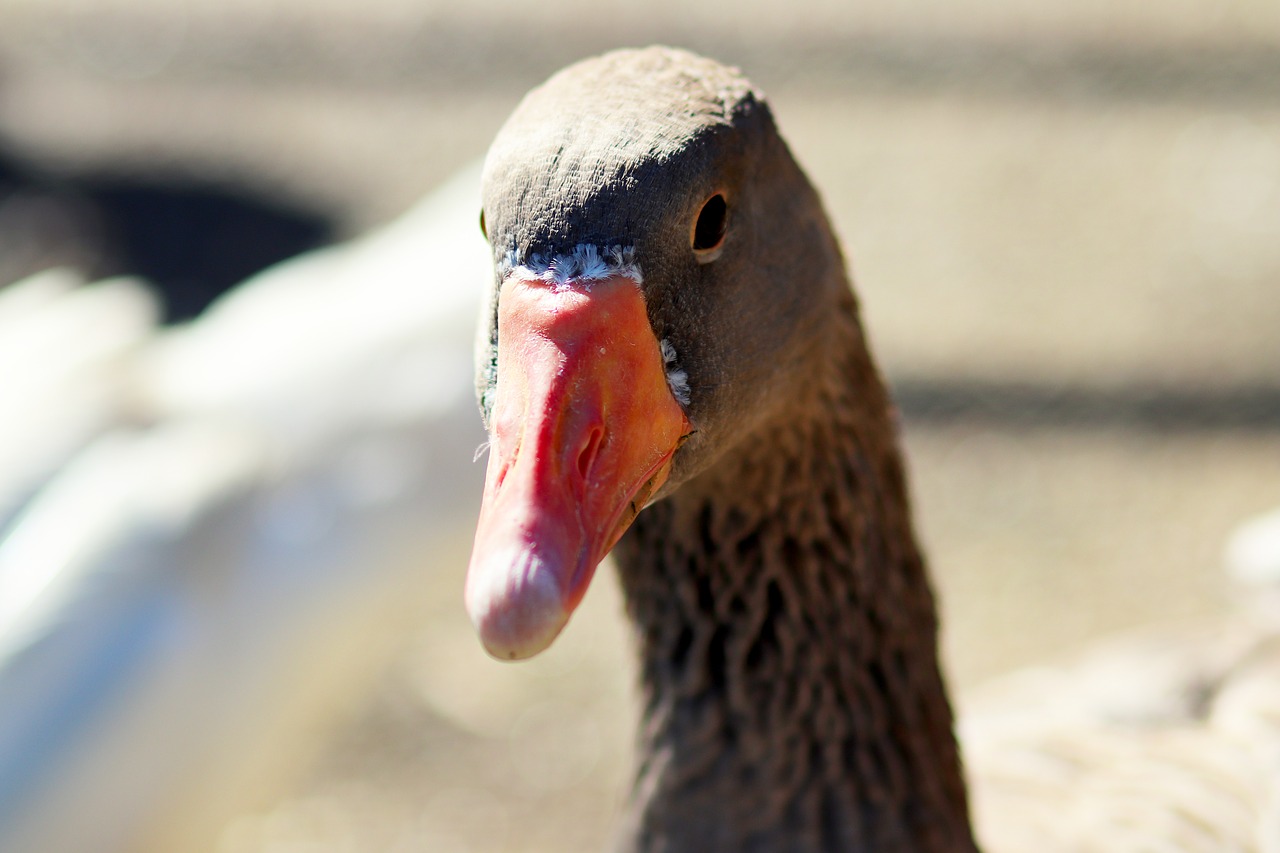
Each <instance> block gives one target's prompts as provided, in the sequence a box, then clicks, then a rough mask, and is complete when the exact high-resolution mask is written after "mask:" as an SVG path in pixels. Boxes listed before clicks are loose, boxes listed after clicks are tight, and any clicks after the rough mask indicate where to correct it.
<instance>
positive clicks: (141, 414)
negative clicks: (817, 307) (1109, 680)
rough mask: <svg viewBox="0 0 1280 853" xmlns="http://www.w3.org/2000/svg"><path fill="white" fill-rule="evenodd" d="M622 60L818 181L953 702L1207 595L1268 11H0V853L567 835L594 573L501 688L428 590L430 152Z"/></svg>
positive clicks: (1273, 61) (1255, 252)
mask: <svg viewBox="0 0 1280 853" xmlns="http://www.w3.org/2000/svg"><path fill="white" fill-rule="evenodd" d="M651 42H664V43H669V44H675V45H679V46H684V47H689V48H692V49H695V50H698V51H700V52H704V53H707V54H709V55H711V56H713V57H716V58H718V59H721V60H723V61H726V62H729V63H732V64H736V65H739V66H740V67H742V68H743V69H744V70H745V71H746V72H747V73H748V74H749V75H750V76H751V78H752V79H753V81H754V82H755V83H757V84H758V85H759V86H760V87H762V88H763V89H764V90H765V92H766V93H767V94H768V95H769V97H770V99H771V102H772V105H773V108H774V110H775V113H776V115H777V117H778V120H779V123H780V125H781V127H782V128H783V131H784V134H785V135H786V136H787V138H788V140H789V141H790V143H791V145H792V147H793V149H794V151H795V153H796V155H797V157H798V159H799V160H800V161H801V163H802V164H803V165H804V166H805V167H806V169H807V170H808V172H809V174H810V176H811V177H812V178H813V180H814V182H815V183H816V184H817V186H818V187H819V188H820V190H821V192H822V194H823V196H824V198H825V200H826V203H827V205H828V208H829V210H830V212H831V214H832V217H833V219H834V220H835V223H836V226H837V229H838V231H839V233H840V234H841V236H842V238H843V240H844V242H845V245H846V247H847V250H848V254H849V256H850V258H851V263H852V266H853V269H854V272H855V277H856V281H857V285H858V288H859V291H860V293H861V295H862V298H863V301H864V305H865V318H866V322H867V324H868V326H869V328H870V333H871V337H872V340H873V342H874V344H875V345H876V347H877V350H878V353H879V355H880V358H881V361H882V364H883V366H884V368H885V370H886V372H887V373H888V375H889V377H890V380H891V382H892V383H893V385H894V387H895V391H896V394H897V398H898V400H899V403H900V405H901V408H902V411H903V416H904V423H905V435H906V445H907V450H908V453H909V457H910V465H911V473H912V480H913V484H914V488H915V497H916V503H917V507H918V511H919V512H918V514H919V523H920V528H921V533H922V536H923V538H924V540H925V543H926V546H927V549H928V551H929V554H930V557H931V561H932V565H933V569H934V574H935V578H936V584H937V586H938V588H939V592H940V596H941V600H942V607H943V621H944V631H945V644H946V648H945V653H946V659H947V663H948V667H949V670H950V674H951V677H952V681H953V683H954V684H955V685H956V686H957V687H958V688H959V690H960V692H961V693H963V692H964V690H965V689H967V688H969V687H971V686H972V685H974V684H977V683H978V682H980V681H981V680H982V679H984V678H986V677H989V676H992V675H995V674H998V673H1001V672H1004V671H1007V670H1008V669H1010V668H1013V667H1016V666H1019V665H1024V664H1027V663H1030V662H1032V661H1036V660H1042V659H1045V658H1052V657H1053V656H1055V655H1059V656H1060V655H1063V654H1066V653H1069V652H1070V651H1071V650H1074V649H1079V648H1081V647H1083V646H1085V645H1086V644H1088V643H1089V642H1091V641H1092V640H1093V639H1094V638H1096V637H1099V636H1101V635H1104V634H1107V633H1109V632H1115V631H1121V630H1124V629H1128V628H1132V627H1134V626H1139V625H1144V624H1170V623H1176V622H1179V621H1196V620H1209V619H1213V618H1218V617H1220V616H1221V615H1222V614H1224V613H1226V612H1227V611H1228V610H1229V608H1230V607H1231V606H1232V599H1233V594H1234V593H1233V588H1232V586H1231V584H1230V582H1229V581H1228V579H1227V576H1226V574H1225V573H1224V571H1223V566H1222V563H1223V560H1222V549H1223V543H1224V541H1225V540H1226V538H1227V536H1228V535H1229V533H1230V532H1231V530H1232V529H1233V527H1234V526H1235V525H1236V524H1237V523H1239V522H1240V521H1242V520H1243V519H1245V518H1247V517H1249V516H1250V515H1252V514H1255V513H1258V512H1261V511H1264V510H1267V509H1269V508H1271V507H1272V506H1275V505H1277V504H1280V370H1278V369H1277V368H1278V367H1280V5H1277V4H1276V3H1274V2H1272V0H1236V2H1225V3H1210V2H1195V0H1177V2H1168V3H1162V4H1150V3H1145V2H1140V0H1106V2H1101V0H1098V2H1092V1H1091V2H1084V3H1075V4H1061V3H1054V4H1050V3H1041V2H1033V0H1017V2H1009V0H998V2H997V0H964V2H960V3H948V4H942V3H925V4H900V3H893V2H887V0H885V2H879V1H878V0H877V2H866V3H859V4H850V3H846V2H827V3H823V2H815V3H806V4H803V5H800V4H784V3H774V2H764V0H749V2H736V3H732V4H728V3H725V4H720V3H700V4H689V3H686V2H674V0H648V2H645V3H602V2H598V0H597V2H590V3H587V2H574V1H573V0H554V1H553V2H543V3H540V4H521V3H515V2H499V3H476V4H471V5H468V6H466V7H465V9H464V6H463V4H444V3H437V2H423V0H364V2H361V3H354V4H353V3H349V2H342V3H339V2H334V1H333V0H255V1H254V2H246V1H245V0H235V1H234V2H232V0H223V1H222V2H214V1H213V0H208V1H207V2H197V0H190V2H182V1H181V0H0V848H2V849H4V850H13V851H41V853H49V851H60V850H66V851H79V850H85V851H88V850H92V851H117V850H118V851H175V850H184V851H200V850H209V851H220V852H221V853H249V851H262V853H266V851H290V852H291V853H293V852H294V851H317V853H318V851H348V850H349V851H375V850H376V851H459V853H481V851H507V850H526V851H564V850H586V849H599V848H601V847H602V846H603V845H604V843H605V840H606V839H607V838H608V836H609V828H610V826H611V825H612V823H613V819H614V815H615V813H616V809H617V808H618V805H619V803H620V802H621V799H622V796H623V792H624V790H625V784H626V778H627V772H628V768H627V762H628V750H629V746H630V732H631V728H632V724H633V722H634V713H633V710H632V705H631V702H630V698H629V697H630V694H629V691H630V686H631V680H632V673H631V669H630V663H629V657H628V654H627V632H626V626H625V624H624V622H623V619H622V618H621V613H620V602H619V599H618V595H617V592H616V589H615V588H614V586H613V581H612V578H611V575H610V573H609V572H608V571H604V572H602V573H601V574H600V575H599V576H598V579H597V581H596V582H595V584H594V586H593V588H592V590H591V593H590V595H589V596H588V599H587V601H586V603H585V604H584V606H583V608H582V609H581V610H580V611H579V613H578V614H577V616H576V617H575V619H574V622H573V623H572V624H571V626H570V627H569V629H568V630H567V632H566V634H565V635H564V636H563V637H562V638H561V640H560V641H559V642H558V643H557V645H556V646H555V647H553V649H552V650H551V651H550V652H548V653H547V654H545V655H543V656H542V657H540V658H538V659H536V660H535V661H532V662H530V663H528V664H522V665H518V666H507V665H501V664H497V663H494V662H492V661H490V660H488V659H487V658H486V657H485V656H484V654H483V653H482V652H481V651H480V649H479V645H478V643H477V641H476V640H475V638H474V636H473V634H472V632H471V629H470V626H469V625H468V623H467V620H466V618H465V616H464V615H463V613H462V608H461V589H462V577H463V571H464V568H465V563H466V558H467V552H468V549H469V546H470V537H471V533H472V529H471V523H472V517H473V515H474V512H475V507H476V504H477V502H478V495H479V486H480V480H481V477H482V473H483V464H482V463H479V462H473V455H474V453H475V449H476V447H477V446H478V445H479V444H480V442H481V441H482V440H483V436H482V435H481V434H480V429H479V425H478V423H477V421H478V418H477V416H476V415H475V414H474V404H473V403H472V401H471V391H470V339H471V331H472V323H473V313H474V311H475V300H476V299H477V298H478V294H479V292H480V290H481V288H482V287H483V286H484V285H485V283H486V281H487V275H488V273H487V271H486V268H485V263H486V258H485V255H486V253H485V249H484V246H483V243H482V242H481V240H480V237H479V232H478V227H477V225H476V218H477V212H478V198H477V192H476V186H475V184H476V180H477V178H476V172H475V165H474V163H475V160H476V159H477V158H478V157H481V156H482V155H483V153H484V151H485V148H486V146H487V144H488V141H489V140H490V138H491V137H492V136H493V134H494V133H495V131H496V130H497V128H498V127H499V126H500V124H501V123H502V121H503V120H504V119H505V117H506V115H507V114H508V113H509V112H510V110H511V109H512V108H513V107H514V105H515V104H516V102H517V101H518V99H519V97H520V96H521V95H522V94H523V93H524V92H525V91H526V90H528V89H529V88H530V87H532V86H533V85H536V84H537V83H538V82H540V81H541V80H542V79H544V78H545V77H546V76H547V75H548V74H550V73H551V72H553V71H554V70H556V69H557V68H559V67H561V66H563V65H565V64H567V63H568V62H570V61H572V60H574V59H577V58H580V57H583V56H587V55H591V54H594V53H598V52H601V51H603V50H605V49H608V48H612V47H617V46H625V45H639V44H646V43H651ZM433 193H434V194H433ZM424 199H425V200H424ZM331 244H332V248H329V249H323V250H321V251H320V252H319V253H318V254H312V255H306V256H304V257H302V258H301V259H299V260H294V261H287V262H286V263H285V264H284V265H283V266H279V267H274V268H271V269H268V271H267V272H265V273H261V274H257V275H256V276H255V274H256V273H258V271H259V270H262V269H264V268H269V267H271V266H272V265H273V264H276V263H278V262H281V261H285V259H287V258H290V257H292V256H295V255H298V254H299V253H304V252H307V251H309V250H313V249H316V248H317V247H321V246H326V245H331ZM246 279H247V280H248V281H247V283H244V284H243V285H242V284H241V282H245V281H246ZM8 282H15V284H13V285H10V286H8V287H4V286H3V285H4V283H8ZM223 294H227V295H225V296H224V295H223ZM210 305H212V307H209V306H210Z"/></svg>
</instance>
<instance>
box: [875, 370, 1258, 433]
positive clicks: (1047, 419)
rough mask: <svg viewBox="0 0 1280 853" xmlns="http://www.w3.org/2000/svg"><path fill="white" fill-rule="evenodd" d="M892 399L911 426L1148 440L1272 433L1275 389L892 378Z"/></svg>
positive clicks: (1240, 386)
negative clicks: (1131, 432)
mask: <svg viewBox="0 0 1280 853" xmlns="http://www.w3.org/2000/svg"><path fill="white" fill-rule="evenodd" d="M893 390H894V396H895V398H896V399H897V401H898V407H899V409H900V410H901V411H902V414H903V417H904V418H905V419H906V420H907V421H908V422H912V423H918V424H929V425H935V426H937V425H945V424H948V423H956V422H966V423H976V424H989V425H992V426H1000V427H1006V428H1007V427H1022V428H1028V427H1076V428H1088V429H1097V428H1125V429H1138V430H1145V431H1150V432H1161V433H1172V432H1202V431H1213V430H1235V431H1246V432H1275V431H1280V386H1277V385H1239V384H1235V385H1226V386H1222V387H1216V388H1208V387H1196V386H1182V387H1172V386H1155V385H1147V384H1132V383H1130V384H1118V385H1114V386H1108V387H1105V388H1104V387H1092V388H1091V387H1086V386H1081V385H1046V384H1035V383H1031V382H1000V381H997V380H990V379H958V378H943V377H923V376H914V377H900V378H896V379H895V380H894V382H893Z"/></svg>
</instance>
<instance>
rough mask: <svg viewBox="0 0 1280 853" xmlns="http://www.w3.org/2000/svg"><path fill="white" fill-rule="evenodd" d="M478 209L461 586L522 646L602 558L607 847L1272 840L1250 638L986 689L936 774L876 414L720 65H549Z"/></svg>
mask: <svg viewBox="0 0 1280 853" xmlns="http://www.w3.org/2000/svg"><path fill="white" fill-rule="evenodd" d="M482 197H483V207H482V213H481V227H482V229H483V231H484V233H485V235H486V237H487V239H488V241H489V244H490V248H491V250H492V256H493V266H494V272H493V275H492V276H491V280H492V287H491V291H490V293H489V296H488V299H487V300H486V304H485V307H484V309H483V311H482V313H481V319H480V325H479V331H478V335H477V343H476V356H477V368H476V393H477V399H478V401H479V405H480V410H481V415H482V419H483V421H484V423H485V426H486V428H487V429H488V432H489V448H488V449H489V459H488V462H487V470H486V482H485V488H484V495H483V500H482V507H481V511H480V517H479V520H478V523H477V528H476V534H475V542H474V547H473V551H472V556H471V559H470V563H469V565H468V569H467V578H466V583H465V590H464V600H465V605H466V609H467V612H468V615H469V616H470V619H471V621H472V623H473V625H474V627H475V630H476V632H477V634H478V636H479V639H480V641H481V643H482V644H483V646H484V648H485V649H486V651H488V653H489V654H490V655H491V656H493V657H494V658H497V659H499V660H504V661H514V660H521V659H525V658H528V657H530V656H532V655H535V654H538V653H539V652H541V651H542V650H544V649H546V648H547V647H548V646H549V645H550V644H551V643H552V642H553V641H554V640H555V638H556V636H557V635H558V634H559V632H560V631H561V630H562V629H563V628H564V626H565V624H566V623H567V621H568V620H569V618H570V616H571V615H572V613H573V611H574V609H575V607H576V606H577V605H578V604H579V602H580V601H581V600H582V597H583V594H584V592H585V590H586V589H587V587H588V585H589V584H590V583H591V580H592V576H593V573H594V572H595V571H596V569H597V566H598V565H599V563H600V561H601V560H602V558H603V557H604V556H605V555H606V554H608V553H612V554H613V557H614V561H615V563H616V568H617V573H618V577H619V580H620V584H621V588H622V592H623V595H624V600H625V609H626V612H627V616H628V618H629V621H630V624H631V626H632V630H633V634H634V640H635V644H636V654H637V657H638V671H639V680H640V702H641V718H640V725H639V731H638V735H637V759H636V767H635V773H634V780H633V784H632V787H631V792H630V797H629V802H628V805H627V807H626V809H625V813H624V815H623V817H622V820H621V823H620V826H619V830H618V844H617V849H619V850H622V851H664V853H676V851H782V850H786V851H797V853H799V852H800V851H837V850H838V851H881V853H883V851H917V852H918V851H965V850H974V849H977V844H978V842H977V840H976V839H977V838H981V839H983V840H984V842H985V844H986V845H988V846H989V849H992V850H1032V849H1034V850H1063V851H1067V850H1071V851H1079V850H1157V849H1158V850H1206V851H1207V850H1228V849H1230V850H1274V849H1280V847H1278V846H1277V845H1280V818H1278V817H1277V803H1278V802H1280V800H1278V799H1277V796H1278V795H1280V787H1277V782H1280V763H1278V762H1280V750H1278V749H1277V747H1280V738H1278V736H1280V729H1278V727H1277V721H1280V715H1278V712H1280V695H1278V694H1280V690H1277V688H1275V687H1274V686H1273V685H1274V684H1276V683H1280V680H1277V679H1275V678H1274V676H1275V675H1276V674H1277V673H1276V672H1275V669H1276V664H1277V662H1280V661H1277V660H1276V655H1275V654H1274V653H1270V654H1269V653H1268V652H1269V646H1268V643H1269V642H1271V643H1274V639H1273V637H1272V635H1271V634H1270V632H1269V631H1268V629H1267V626H1266V625H1261V624H1255V625H1253V626H1251V627H1248V628H1241V629H1240V630H1234V631H1223V632H1221V633H1213V632H1211V633H1209V634H1203V635H1197V636H1194V637H1184V638H1181V639H1180V640H1178V642H1176V643H1175V642H1174V641H1173V640H1172V639H1169V638H1160V639H1159V640H1158V641H1152V640H1150V639H1149V638H1148V639H1144V640H1141V641H1134V642H1132V643H1130V644H1128V645H1123V646H1122V647H1121V649H1120V650H1119V651H1113V652H1108V653H1106V654H1105V655H1102V656H1101V657H1100V658H1093V659H1089V660H1083V661H1081V662H1080V663H1079V665H1078V666H1073V667H1067V668H1065V669H1061V668H1060V669H1046V670H1037V671H1034V672H1032V673H1029V674H1027V675H1026V676H1025V677H1022V678H1013V679H1012V680H1010V681H1008V682H1005V683H1004V684H1002V685H996V686H995V687H994V688H993V692H992V693H991V694H989V696H990V697H991V698H992V700H993V702H994V704H993V705H992V706H991V709H990V710H984V709H983V707H981V703H979V705H978V706H977V707H976V708H975V711H974V713H973V714H972V715H971V716H968V717H966V720H965V721H964V723H963V724H962V725H960V726H959V728H960V731H961V734H962V735H963V737H964V746H965V751H964V753H963V756H964V758H963V761H962V752H961V748H960V745H959V743H958V741H957V737H956V731H957V724H956V715H955V713H954V712H953V709H952V704H951V700H950V698H949V695H948V691H947V687H946V684H945V680H944V677H943V674H942V671H941V667H940V664H939V652H938V615H937V609H936V606H935V601H934V595H933V592H932V590H931V586H930V579H929V574H928V572H927V570H926V565H925V560H924V556H923V554H922V552H921V548H920V547H919V545H918V544H917V540H916V536H915V534H914V532H913V526H912V515H911V509H910V504H909V497H908V493H907V483H906V477H905V472H904V462H903V458H902V454H901V452H900V450H899V446H898V436H897V426H896V423H895V414H894V408H893V404H892V401H891V399H890V396H889V393H888V391H887V390H886V386H885V383H884V381H883V380H882V379H881V377H880V374H879V372H878V370H877V367H876V364H875V361H874V359H873V357H872V355H871V353H870V350H869V347H868V342H867V338H866V335H865V333H864V331H863V327H862V324H861V320H860V317H859V306H858V303H857V301H856V298H855V296H854V293H853V291H852V289H851V286H850V281H849V279H848V276H847V272H846V265H845V262H844V259H843V256H842V252H841V248H840V246H839V244H838V242H837V239H836V237H835V236H834V235H833V232H832V228H831V226H830V225H829V223H828V220H827V217H826V215H825V213H824V212H823V207H822V203H821V201H820V199H819V196H818V194H817V192H816V191H815V189H814V188H813V187H812V186H811V185H810V183H809V181H808V180H807V178H806V177H805V175H804V173H803V172H802V170H801V168H800V167H799V166H798V164H797V163H796V161H795V160H794V159H793V157H792V155H791V154H790V152H789V150H788V148H787V145H786V144H785V142H784V141H783V139H782V138H781V136H780V135H779V133H778V130H777V128H776V126H775V123H774V120H773V118H772V116H771V113H770V110H769V107H768V105H767V103H766V101H765V99H764V96H763V95H762V94H761V93H760V92H759V91H758V90H757V89H756V88H755V87H754V86H753V85H752V84H751V83H750V82H748V81H747V79H745V78H744V77H743V76H742V75H741V73H740V72H738V71H737V70H736V69H733V68H729V67H726V66H724V65H721V64H719V63H716V62H714V61H712V60H709V59H705V58H702V57H699V56H696V55H693V54H691V53H688V52H685V51H682V50H677V49H672V48H666V47H651V48H646V49H628V50H622V51H617V52H612V53H608V54H605V55H603V56H600V57H597V58H593V59H589V60H585V61H582V62H580V63H577V64H574V65H571V66H570V67H568V68H566V69H565V70H563V71H561V72H559V73H557V74H556V75H554V76H552V77H551V78H550V79H549V80H548V81H546V82H545V83H544V84H543V85H541V86H540V87H538V88H536V89H534V90H533V91H532V92H530V93H529V94H528V95H527V96H526V97H525V98H524V100H523V101H522V102H521V103H520V104H519V105H518V106H517V107H516V109H515V111H514V112H513V113H512V115H511V116H510V117H509V118H508V120H507V122H506V123H505V125H504V126H503V127H502V129H501V130H500V131H499V132H498V135H497V137H496V139H495V140H494V142H493V144H492V147H491V148H490V151H489V153H488V156H487V158H486V161H485V166H484V174H483V179H482ZM1076 690H1080V692H1079V693H1074V692H1073V691H1076ZM1073 697H1074V698H1073ZM1153 781H1155V782H1157V784H1155V785H1154V786H1153V785H1152V784H1151V783H1152V782H1153ZM975 828H976V830H977V831H976V833H975Z"/></svg>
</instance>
